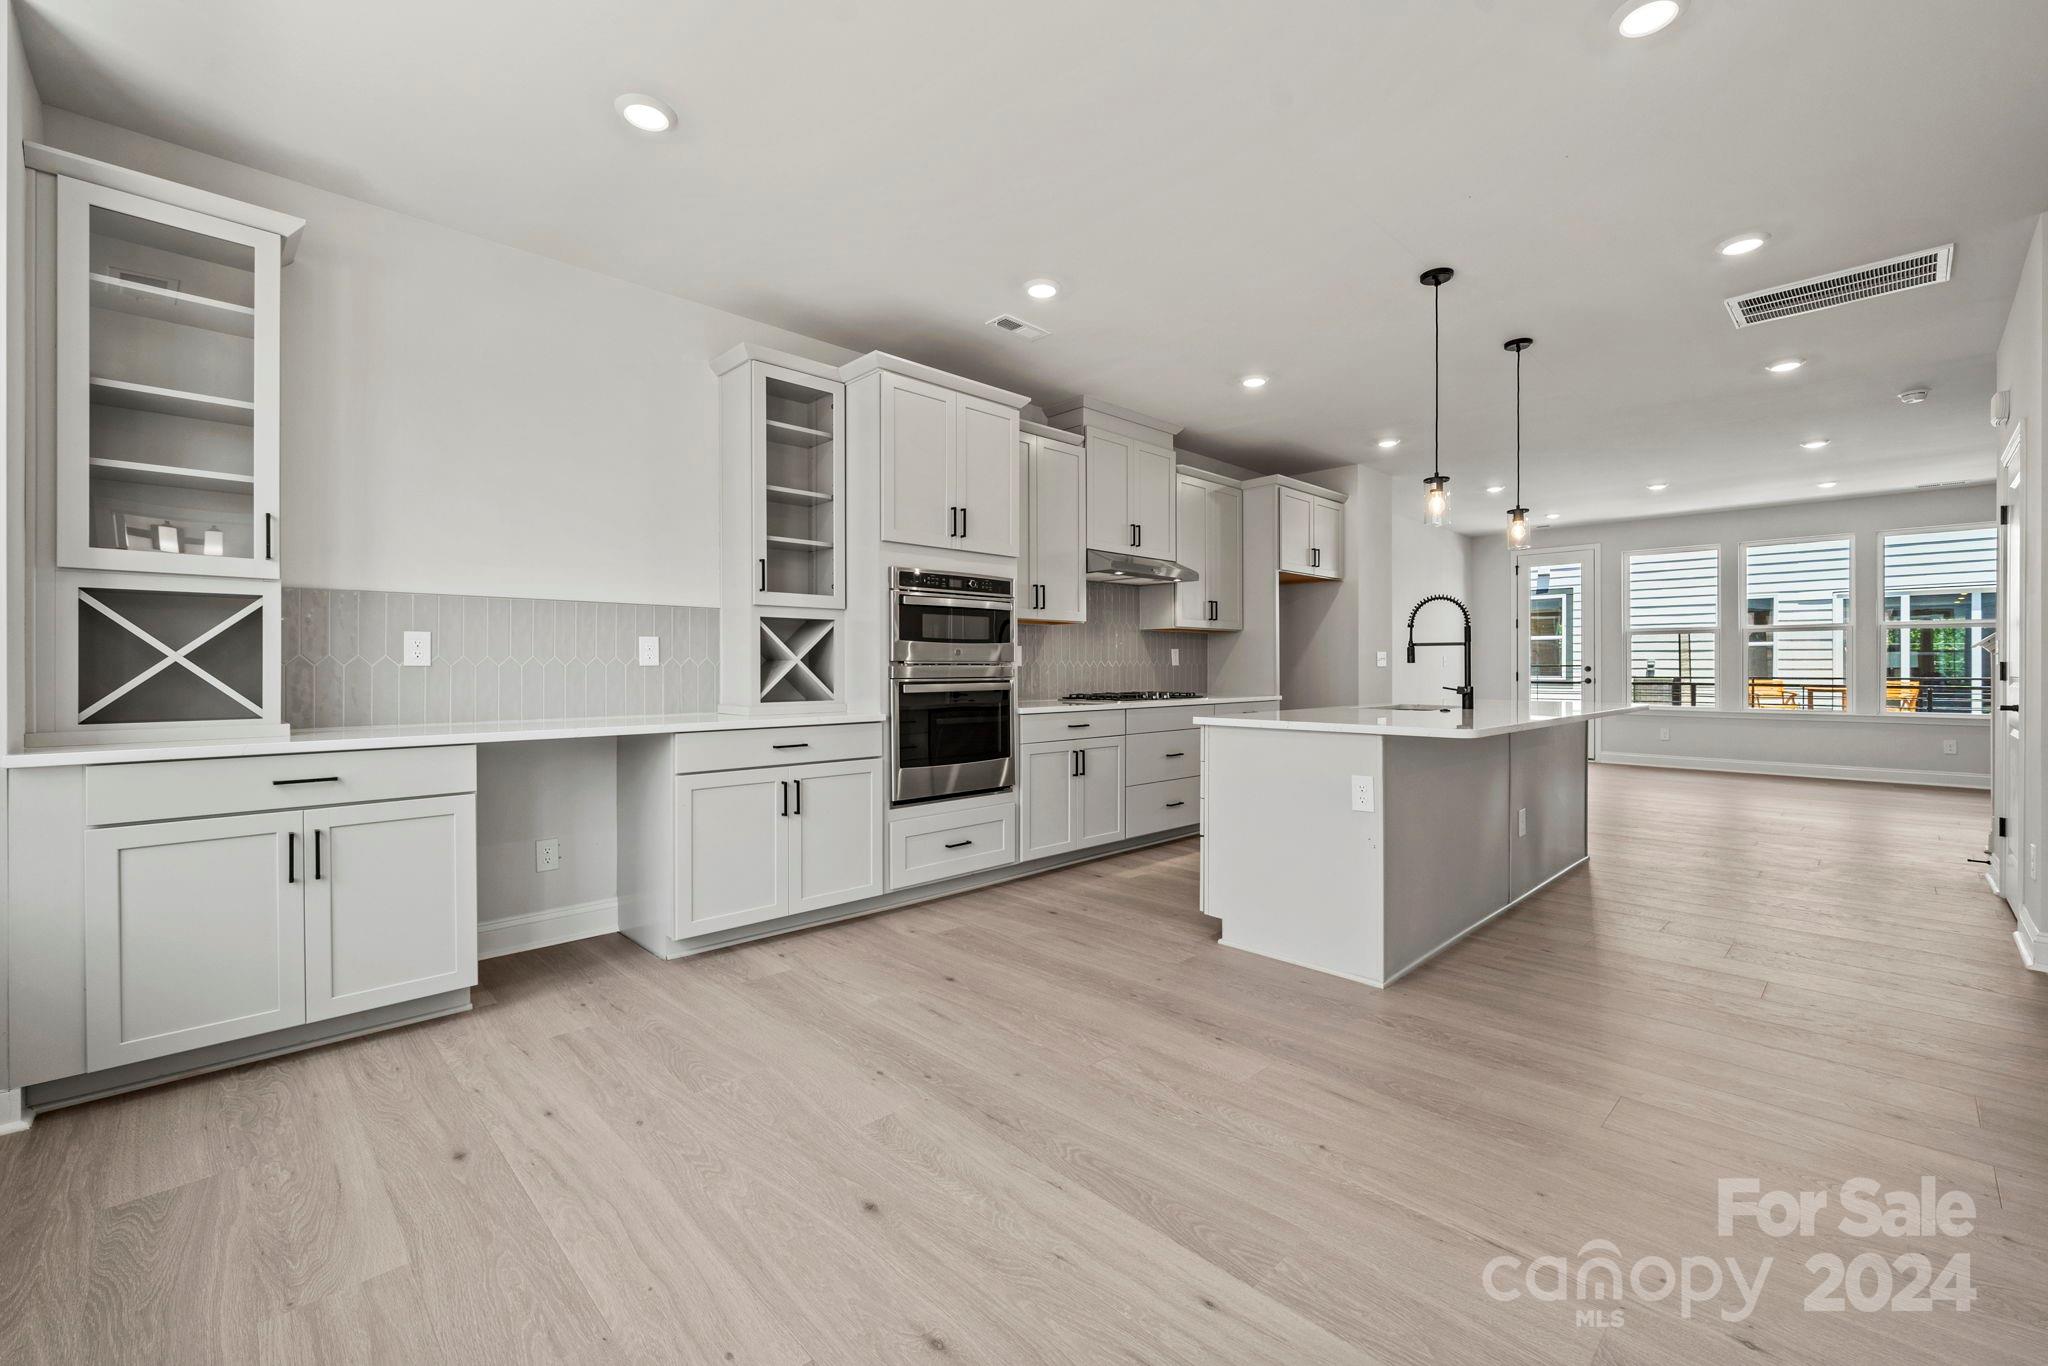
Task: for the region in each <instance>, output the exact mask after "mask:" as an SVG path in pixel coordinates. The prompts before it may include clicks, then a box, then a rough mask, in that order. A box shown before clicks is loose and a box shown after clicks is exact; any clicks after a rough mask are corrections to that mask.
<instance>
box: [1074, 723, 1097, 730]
mask: <svg viewBox="0 0 2048 1366" xmlns="http://www.w3.org/2000/svg"><path fill="white" fill-rule="evenodd" d="M1094 724H1095V723H1094V722H1093V721H1069V722H1067V729H1068V730H1087V729H1088V728H1089V727H1090V726H1092V725H1094Z"/></svg>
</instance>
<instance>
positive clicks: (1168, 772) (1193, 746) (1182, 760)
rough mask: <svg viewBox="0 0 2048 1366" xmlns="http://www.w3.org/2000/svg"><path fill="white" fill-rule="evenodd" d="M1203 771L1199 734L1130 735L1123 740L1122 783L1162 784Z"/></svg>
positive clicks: (1158, 732)
mask: <svg viewBox="0 0 2048 1366" xmlns="http://www.w3.org/2000/svg"><path fill="white" fill-rule="evenodd" d="M1201 770H1202V739H1201V732H1200V731H1198V730H1196V729H1194V728H1193V727H1192V726H1191V727H1189V728H1188V729H1186V730H1158V731H1153V732H1152V733H1151V734H1149V735H1133V736H1130V737H1128V738H1126V739H1125V741H1124V781H1125V782H1127V783H1129V784H1130V785H1131V786H1132V787H1136V786H1138V785H1139V784H1140V783H1163V782H1165V781H1167V780H1168V779H1170V778H1192V777H1194V776H1195V775H1196V774H1197V773H1199V772H1201Z"/></svg>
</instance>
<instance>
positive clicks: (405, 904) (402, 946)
mask: <svg viewBox="0 0 2048 1366" xmlns="http://www.w3.org/2000/svg"><path fill="white" fill-rule="evenodd" d="M305 820H306V828H305V840H306V848H305V850H304V853H305V856H306V864H305V869H304V872H303V874H302V877H301V882H300V885H301V886H302V887H303V888H304V890H305V898H306V1018H307V1019H308V1020H329V1019H333V1018H334V1017H335V1016H337V1015H350V1014H354V1013H355V1012H356V1011H359V1010H368V1009H370V1008H372V1007H373V1006H382V1005H391V1004H393V1003H395V1002H398V1001H409V1000H416V999H418V998H419V997H422V996H432V995H434V994H436V993H438V992H443V991H454V990H457V989H459V988H461V987H473V986H475V985H476V857H475V851H476V798H475V797H474V796H471V795H468V794H464V795H460V796H453V797H426V798H421V799H419V800H417V801H405V802H371V803H366V804H364V805H360V806H336V807H326V808H322V809H318V810H312V811H308V812H306V817H305Z"/></svg>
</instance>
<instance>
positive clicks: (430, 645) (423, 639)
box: [403, 631, 434, 668]
mask: <svg viewBox="0 0 2048 1366" xmlns="http://www.w3.org/2000/svg"><path fill="white" fill-rule="evenodd" d="M403 662H404V663H405V664H406V665H407V666H408V667H412V668H420V667H424V666H426V665H428V664H432V663H433V662H434V633H433V632H432V631H407V632H406V633H405V659H404V661H403Z"/></svg>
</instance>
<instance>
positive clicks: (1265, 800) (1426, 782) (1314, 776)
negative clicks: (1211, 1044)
mask: <svg viewBox="0 0 2048 1366" xmlns="http://www.w3.org/2000/svg"><path fill="white" fill-rule="evenodd" d="M1637 707H1638V704H1634V703H1630V704H1623V705H1618V706H1611V707H1598V706H1587V705H1585V704H1582V703H1578V702H1570V701H1556V702H1533V703H1532V702H1512V701H1490V700H1481V701H1479V702H1477V703H1476V704H1475V705H1474V706H1473V707H1472V708H1471V709H1470V710H1460V709H1459V708H1458V707H1456V706H1455V705H1453V706H1450V707H1448V708H1438V707H1434V706H1431V707H1318V708H1312V709H1308V710H1297V711H1281V712H1277V713H1273V714H1269V715H1265V716H1212V717H1204V718H1202V719H1200V720H1198V721H1197V722H1196V723H1195V724H1196V725H1198V726H1200V727H1201V728H1202V748H1203V779H1204V784H1203V785H1204V791H1205V800H1206V803H1207V806H1206V810H1205V813H1204V819H1203V839H1202V908H1203V910H1204V911H1205V912H1207V913H1208V914H1209V915H1212V916H1215V917H1217V918H1218V919H1220V920H1221V921H1222V922H1223V935H1222V942H1223V944H1224V945H1225V946H1226V947H1229V948H1235V949H1243V950H1245V951H1246V952H1249V953H1257V954H1262V955H1264V956H1265V957H1268V958H1277V959H1280V960H1282V961H1283V962H1288V963H1294V964H1297V965H1299V966H1301V967H1306V968H1314V969H1316V970H1317V971H1319V972H1328V973H1333V974H1335V975H1337V976H1339V977H1348V978H1350V979H1351V980H1353V981H1357V982H1364V983H1366V984H1368V985H1370V986H1375V987H1384V986H1386V985H1388V984H1389V983H1391V982H1393V981H1394V980H1395V979H1396V978H1398V977H1400V976H1401V975H1402V974H1404V973H1406V972H1409V971H1410V970H1412V969H1413V968H1415V967H1416V966H1417V965H1419V964H1421V963H1423V962H1425V961H1426V960H1428V959H1429V958H1431V957H1432V956H1434V955H1435V954H1437V953H1439V952H1441V951H1442V950H1444V949H1446V948H1448V947H1449V946H1450V945H1452V944H1454V943H1456V942H1457V941H1458V940H1459V939H1461V938H1463V937H1464V936H1465V935H1467V934H1470V933H1471V932H1472V931H1473V930H1475V929H1477V928H1478V927H1479V926H1481V925H1483V924H1485V923H1486V922H1487V921H1488V920H1491V919H1492V918H1493V917H1494V916H1496V915H1499V914H1500V913H1501V912H1503V911H1505V910H1507V909H1508V908H1509V907H1511V906H1513V905H1514V904H1515V903H1516V902H1518V901H1520V900H1522V899H1523V898H1524V897H1526V896H1528V895H1529V894H1530V893H1532V892H1534V891H1536V890H1537V889H1539V888H1541V887H1542V886H1544V885H1545V884H1547V883H1549V882H1551V881H1553V880H1554V879H1556V878H1558V877H1561V876H1563V875H1564V874H1566V873H1568V872H1570V871H1571V870H1572V869H1574V868H1576V867H1578V866H1579V865H1580V864H1582V863H1584V862H1585V861H1586V755H1587V728H1588V726H1589V725H1590V724H1591V723H1592V722H1594V721H1596V720H1598V719H1599V718H1600V717H1603V716H1614V715H1619V714H1621V713H1623V712H1628V711H1634V710H1636V709H1637Z"/></svg>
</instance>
